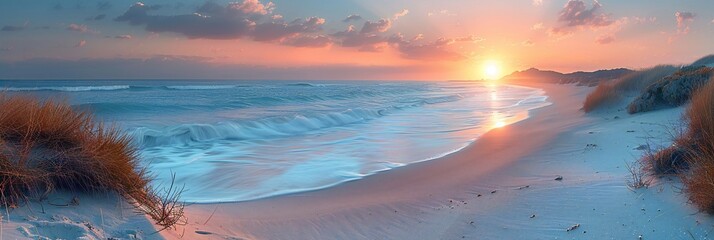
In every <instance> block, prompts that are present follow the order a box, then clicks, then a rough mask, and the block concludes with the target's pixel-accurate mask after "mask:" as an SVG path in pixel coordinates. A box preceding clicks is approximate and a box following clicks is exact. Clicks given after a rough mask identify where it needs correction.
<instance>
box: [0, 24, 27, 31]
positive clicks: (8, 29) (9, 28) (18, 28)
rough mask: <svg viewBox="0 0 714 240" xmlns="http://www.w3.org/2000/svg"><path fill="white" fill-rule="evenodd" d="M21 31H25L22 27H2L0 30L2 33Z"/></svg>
mask: <svg viewBox="0 0 714 240" xmlns="http://www.w3.org/2000/svg"><path fill="white" fill-rule="evenodd" d="M22 30H25V26H24V25H23V26H12V25H5V26H3V27H2V29H0V31H3V32H18V31H22Z"/></svg>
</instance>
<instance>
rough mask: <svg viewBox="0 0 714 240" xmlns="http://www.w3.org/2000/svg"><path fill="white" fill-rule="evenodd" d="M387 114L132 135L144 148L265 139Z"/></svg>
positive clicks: (350, 113)
mask: <svg viewBox="0 0 714 240" xmlns="http://www.w3.org/2000/svg"><path fill="white" fill-rule="evenodd" d="M385 114H386V111H384V110H367V109H349V110H346V111H343V112H339V113H323V114H312V115H302V114H296V115H293V116H289V117H288V116H283V117H271V118H265V119H258V120H250V121H243V122H221V123H217V124H182V125H178V126H171V127H167V128H164V129H152V128H147V127H140V128H137V129H135V130H134V131H133V132H132V134H133V136H134V138H135V139H136V141H137V143H138V144H139V145H140V146H142V147H155V146H163V145H188V144H191V143H194V142H209V141H215V140H247V139H264V138H272V137H280V136H291V135H297V134H302V133H305V132H309V131H314V130H319V129H324V128H330V127H337V126H344V125H348V124H353V123H358V122H364V121H368V120H371V119H375V118H379V117H382V116H384V115H385Z"/></svg>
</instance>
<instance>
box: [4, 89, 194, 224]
mask: <svg viewBox="0 0 714 240" xmlns="http://www.w3.org/2000/svg"><path fill="white" fill-rule="evenodd" d="M149 182H150V177H149V176H148V174H147V172H146V171H145V170H144V169H142V168H140V167H139V163H138V158H137V152H136V149H134V148H133V147H132V144H131V139H130V138H129V137H128V136H127V135H125V134H123V133H121V132H120V131H119V130H118V129H117V128H115V127H111V126H105V125H104V124H102V123H98V122H96V121H94V117H93V115H92V114H90V113H89V112H86V111H78V110H75V109H73V108H72V107H71V105H69V104H68V103H67V102H65V101H57V100H53V99H50V100H45V101H40V100H38V99H35V98H33V97H29V96H21V95H13V96H9V95H7V94H0V205H2V206H4V207H5V208H9V207H16V206H19V205H22V204H23V203H24V202H26V201H28V200H42V199H45V198H46V196H47V195H48V194H50V193H51V192H53V191H55V190H69V191H81V192H90V193H91V192H106V191H113V192H116V193H119V194H120V195H122V196H124V197H125V198H127V199H129V200H130V201H132V202H134V203H136V204H135V205H136V207H137V209H139V210H140V211H142V212H144V213H146V214H147V215H149V216H150V217H151V218H153V219H154V220H155V221H156V222H157V224H158V225H160V226H163V227H165V228H168V227H171V226H173V225H175V224H178V223H181V222H182V219H184V218H183V205H182V203H180V202H179V196H180V194H181V192H182V189H180V190H177V189H176V188H174V187H173V186H172V188H170V190H169V191H166V192H156V191H154V190H152V189H151V188H150V187H149ZM162 193H163V195H162ZM156 209H158V210H160V211H157V210H156Z"/></svg>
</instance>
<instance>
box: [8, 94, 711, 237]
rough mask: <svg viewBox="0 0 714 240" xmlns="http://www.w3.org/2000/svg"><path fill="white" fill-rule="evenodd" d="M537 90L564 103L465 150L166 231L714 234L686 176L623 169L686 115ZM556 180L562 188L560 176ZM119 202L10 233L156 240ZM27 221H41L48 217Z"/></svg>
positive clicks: (227, 208)
mask: <svg viewBox="0 0 714 240" xmlns="http://www.w3.org/2000/svg"><path fill="white" fill-rule="evenodd" d="M535 87H540V88H544V89H545V90H546V91H547V94H548V95H549V96H550V101H551V102H553V103H554V104H553V105H551V106H548V107H545V108H541V109H537V110H534V111H532V112H531V118H529V119H527V120H525V121H522V122H519V123H516V124H513V125H509V126H506V127H504V128H500V129H496V130H493V131H490V132H489V133H487V134H486V135H484V136H483V137H482V138H480V139H479V140H478V141H477V142H475V143H474V144H472V145H471V146H469V147H467V148H465V149H464V150H462V151H459V152H456V153H454V154H451V155H449V156H446V157H444V158H441V159H436V160H433V161H427V162H422V163H417V164H412V165H409V166H406V167H401V168H397V169H394V170H390V171H386V172H382V173H378V174H375V175H372V176H369V177H366V178H364V179H361V180H357V181H352V182H348V183H344V184H341V185H338V186H336V187H332V188H328V189H323V190H318V191H311V192H305V193H298V194H290V195H285V196H278V197H273V198H268V199H263V200H256V201H249V202H241V203H225V204H196V205H191V206H188V208H187V216H188V219H189V225H187V226H185V227H179V228H177V229H176V230H170V231H164V232H162V233H161V234H162V235H163V237H166V238H169V239H179V238H182V239H464V238H465V239H638V237H639V236H640V235H641V236H642V237H643V239H692V237H693V238H695V239H702V238H707V237H708V235H707V234H708V232H709V231H711V230H712V224H713V223H714V221H712V218H711V217H709V216H707V215H705V214H699V213H697V211H696V210H695V209H693V208H692V207H691V206H689V205H687V204H686V199H684V196H683V195H681V194H680V193H678V190H677V187H678V186H679V185H678V182H677V180H667V179H661V180H658V181H657V182H655V183H654V186H652V187H650V188H649V189H638V190H634V191H633V190H630V189H628V187H627V186H626V182H627V176H628V172H627V170H626V168H625V162H626V161H627V162H631V161H633V160H634V159H636V158H638V157H639V156H640V155H641V154H642V153H641V151H640V150H634V148H636V147H638V146H640V145H642V144H645V143H646V142H647V139H651V142H654V143H659V144H663V145H667V144H668V142H667V135H666V133H665V130H666V128H665V126H664V125H666V124H669V123H673V122H677V121H679V119H680V114H681V112H682V108H677V109H669V110H660V111H656V112H651V113H644V114H638V115H634V116H630V115H628V114H627V113H626V112H625V111H624V110H623V109H622V106H620V107H616V108H612V110H606V111H600V112H596V113H591V114H584V113H583V112H582V111H579V108H580V103H581V102H582V100H583V99H584V97H585V95H586V94H587V92H589V91H590V90H592V88H585V87H575V86H564V85H536V86H535ZM615 116H617V117H618V118H615ZM558 175H560V176H562V177H563V180H562V181H555V180H554V178H556V176H558ZM526 186H527V187H526ZM492 192H493V193H492ZM116 205H117V198H106V199H95V200H91V201H89V200H83V201H81V203H80V206H79V207H75V208H52V209H51V210H47V209H46V210H47V211H48V212H51V213H49V214H44V215H41V214H37V213H28V212H27V210H26V209H24V210H22V211H18V210H16V211H15V212H16V213H11V222H12V223H11V225H9V226H8V225H3V231H4V232H3V235H4V236H5V237H6V238H7V237H8V236H9V239H14V238H24V237H25V236H27V235H23V233H22V232H23V231H24V229H30V230H29V231H27V232H30V234H37V232H40V234H37V235H43V236H49V237H50V238H56V237H63V238H74V236H76V235H72V234H75V232H79V233H81V234H84V235H86V236H89V237H90V238H92V237H95V238H103V237H108V236H114V237H122V238H128V236H129V235H128V234H129V231H137V232H138V231H143V233H141V234H140V236H141V237H143V238H144V239H153V238H156V237H158V235H148V233H147V232H149V231H150V230H146V229H145V228H146V227H147V226H148V224H149V223H148V222H147V220H146V219H145V218H142V217H136V216H135V215H129V214H127V213H128V212H130V210H126V211H124V213H125V214H127V215H126V216H125V217H123V218H122V217H120V216H117V214H118V213H119V211H118V210H116V209H117V206H116ZM35 208H36V207H33V209H35ZM46 208H47V206H46ZM100 208H102V209H104V212H103V213H104V218H105V219H104V220H105V223H104V225H103V228H102V229H103V230H97V231H95V230H92V229H87V228H86V227H82V226H83V224H79V223H76V222H82V221H88V222H90V223H92V225H93V226H99V224H100V220H98V219H97V218H98V209H100ZM107 209H115V210H107ZM35 211H37V210H35ZM22 212H24V214H23V213H22ZM107 214H109V215H107ZM23 215H24V216H35V215H41V216H42V218H41V220H42V221H40V220H39V219H38V220H23V219H24V218H25V217H24V216H23ZM53 215H57V216H60V217H58V218H57V217H56V218H54V219H53V218H52V216H53ZM533 215H535V216H533ZM61 216H65V217H67V219H71V220H63V219H64V218H62V217H61ZM107 219H110V220H107ZM43 221H47V222H52V223H51V224H44V222H43ZM133 221H138V222H133ZM107 222H109V223H107ZM4 224H6V223H4ZM12 224H14V225H12ZM576 224H579V227H578V228H576V229H575V230H573V231H566V229H567V228H569V227H571V226H574V225H576ZM57 226H59V227H57ZM58 228H59V230H57V231H55V230H54V229H58ZM142 229H143V230H142ZM18 230H22V231H18ZM131 233H133V232H131ZM52 234H55V235H52ZM62 234H64V235H62Z"/></svg>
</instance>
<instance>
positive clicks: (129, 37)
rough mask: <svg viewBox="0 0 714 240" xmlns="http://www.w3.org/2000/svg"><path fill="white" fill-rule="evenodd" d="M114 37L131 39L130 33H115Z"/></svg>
mask: <svg viewBox="0 0 714 240" xmlns="http://www.w3.org/2000/svg"><path fill="white" fill-rule="evenodd" d="M114 38H116V39H126V40H128V39H132V36H131V35H128V34H125V35H116V36H114Z"/></svg>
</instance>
